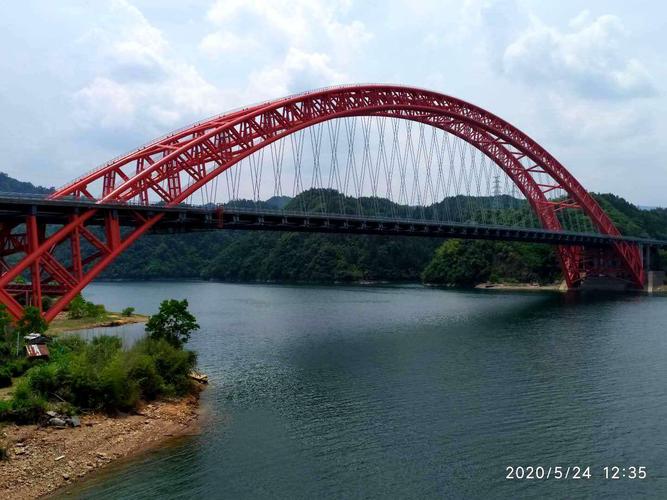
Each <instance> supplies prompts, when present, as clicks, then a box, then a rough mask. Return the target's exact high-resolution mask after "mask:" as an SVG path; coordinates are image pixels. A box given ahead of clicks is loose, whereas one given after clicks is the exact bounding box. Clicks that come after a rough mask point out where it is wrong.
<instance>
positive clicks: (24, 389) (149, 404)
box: [0, 298, 200, 498]
mask: <svg viewBox="0 0 667 500" xmlns="http://www.w3.org/2000/svg"><path fill="white" fill-rule="evenodd" d="M102 310H103V308H100V307H99V306H95V305H92V304H90V303H87V302H86V301H84V300H83V299H79V298H78V299H77V300H76V301H74V304H73V307H71V308H70V311H69V313H68V314H69V318H68V319H71V320H75V319H83V318H85V317H86V316H87V315H88V316H90V315H92V316H97V317H101V316H102V315H103V313H102ZM94 311H97V313H94V314H93V312H94ZM35 312H36V309H35V310H34V311H33V310H31V308H28V309H27V311H26V317H24V318H22V319H21V320H20V321H18V322H17V323H16V324H12V323H11V321H10V320H9V316H8V315H7V314H6V310H2V308H0V328H2V330H3V331H4V332H5V333H4V342H1V343H0V361H1V363H0V386H2V385H4V386H10V387H8V388H6V389H0V391H3V392H1V393H0V490H1V491H7V492H8V493H10V494H11V497H12V498H33V497H37V496H40V495H43V494H46V493H48V492H50V491H53V490H54V489H56V488H59V487H61V486H63V485H65V484H68V483H69V482H70V481H72V480H73V479H75V478H77V477H83V476H84V475H85V474H86V473H88V472H90V471H92V470H95V469H97V468H99V467H101V466H103V465H105V464H106V463H108V462H110V461H111V460H113V458H116V457H121V456H126V455H127V454H128V453H134V452H136V451H140V450H142V449H145V448H146V446H147V445H148V444H149V443H157V442H159V441H160V440H161V439H164V438H165V437H166V436H167V435H169V436H171V435H176V434H181V433H183V432H187V430H188V429H189V428H191V426H192V425H193V424H194V423H195V421H196V414H197V411H196V410H197V399H198V397H197V395H198V393H199V390H200V388H199V384H198V383H197V382H195V381H194V380H193V378H192V374H193V370H194V368H195V366H196V354H195V353H194V352H192V351H189V350H187V349H185V347H184V346H185V344H186V342H187V340H188V338H189V337H190V334H191V333H192V332H194V331H196V330H197V329H198V328H199V325H198V324H197V322H196V320H195V318H194V316H192V314H190V312H189V311H188V303H187V301H185V300H183V301H178V300H167V301H164V302H163V303H162V304H161V306H160V310H159V312H158V313H157V314H155V315H154V316H151V317H150V319H148V322H147V323H146V337H145V338H143V339H142V340H140V341H138V342H137V343H135V344H134V345H133V346H132V347H130V348H128V349H124V348H123V345H122V342H121V340H120V338H118V337H115V336H99V337H96V338H94V339H93V340H91V341H88V342H87V341H84V340H82V339H81V338H80V337H78V336H76V335H61V336H57V337H52V338H50V341H48V344H47V345H48V350H49V357H48V359H38V360H27V359H26V358H25V357H24V353H23V352H21V351H24V349H23V346H21V345H20V344H21V338H22V336H23V335H25V334H27V333H33V332H46V325H45V324H44V322H43V320H42V319H41V317H40V316H39V313H38V311H37V314H36V313H35ZM125 314H126V315H128V316H126V317H129V316H131V315H132V314H133V311H125ZM77 317H78V318H77ZM89 319H90V318H89ZM17 338H18V339H19V347H20V349H18V351H19V352H18V355H17V349H16V339H17ZM47 338H48V337H47ZM45 341H46V340H45ZM91 427H93V428H94V429H95V430H94V431H92V430H91ZM101 437H104V439H101ZM91 454H92V455H91Z"/></svg>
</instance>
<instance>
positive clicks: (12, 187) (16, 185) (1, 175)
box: [0, 172, 55, 194]
mask: <svg viewBox="0 0 667 500" xmlns="http://www.w3.org/2000/svg"><path fill="white" fill-rule="evenodd" d="M53 191H55V188H53V187H50V188H45V187H42V186H35V185H34V184H33V183H32V182H25V181H19V180H16V179H14V178H13V177H10V176H9V175H8V174H6V173H5V172H0V192H5V193H24V194H49V193H52V192H53Z"/></svg>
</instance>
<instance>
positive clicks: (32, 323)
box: [16, 306, 48, 335]
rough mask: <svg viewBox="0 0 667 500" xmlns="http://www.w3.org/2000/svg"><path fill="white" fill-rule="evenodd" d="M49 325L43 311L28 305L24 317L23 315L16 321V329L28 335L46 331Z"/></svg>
mask: <svg viewBox="0 0 667 500" xmlns="http://www.w3.org/2000/svg"><path fill="white" fill-rule="evenodd" d="M47 328H48V325H47V324H46V321H45V320H44V317H43V316H42V313H40V312H39V309H37V308H36V307H35V306H28V307H26V308H25V311H24V312H23V317H21V318H20V319H19V320H18V321H17V322H16V329H17V330H18V331H19V332H20V333H21V334H22V335H27V334H29V333H44V332H45V331H46V329H47Z"/></svg>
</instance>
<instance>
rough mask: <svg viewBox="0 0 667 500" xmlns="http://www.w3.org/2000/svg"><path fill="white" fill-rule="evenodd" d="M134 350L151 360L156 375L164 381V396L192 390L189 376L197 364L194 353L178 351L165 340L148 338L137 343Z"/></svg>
mask: <svg viewBox="0 0 667 500" xmlns="http://www.w3.org/2000/svg"><path fill="white" fill-rule="evenodd" d="M135 349H136V350H137V351H138V352H141V353H144V354H148V355H149V356H150V357H151V358H152V359H153V362H154V363H155V369H156V370H157V373H158V374H159V375H160V377H162V380H164V392H165V393H166V394H185V393H187V392H188V391H189V390H190V389H191V388H192V380H191V379H190V377H189V374H190V371H191V370H192V369H193V368H194V367H195V364H196V362H197V356H196V355H195V353H194V352H191V351H184V350H182V349H178V348H176V347H174V346H173V345H171V344H170V343H169V342H167V341H166V340H154V339H150V338H149V339H145V340H142V341H141V342H138V343H137V344H136V345H135Z"/></svg>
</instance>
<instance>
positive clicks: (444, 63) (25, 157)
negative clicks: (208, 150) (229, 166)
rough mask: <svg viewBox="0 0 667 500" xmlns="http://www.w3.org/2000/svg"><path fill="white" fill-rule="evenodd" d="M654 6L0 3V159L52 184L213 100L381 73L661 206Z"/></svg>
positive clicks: (521, 0)
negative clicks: (486, 114) (497, 123)
mask: <svg viewBox="0 0 667 500" xmlns="http://www.w3.org/2000/svg"><path fill="white" fill-rule="evenodd" d="M665 19H667V6H665V5H664V4H663V3H662V2H658V1H653V2H649V1H643V2H642V1H636V2H631V3H630V2H622V1H590V2H586V3H585V6H584V2H576V1H528V0H468V1H449V0H438V1H430V0H426V1H420V0H410V1H407V0H406V1H370V2H354V1H352V0H298V1H281V0H257V1H253V0H178V1H172V0H163V1H159V2H158V1H147V0H114V1H109V2H105V1H95V2H89V1H70V0H59V1H58V2H46V1H35V0H24V1H22V2H9V5H5V6H3V7H2V15H1V16H0V127H1V129H2V130H1V131H2V134H0V148H2V153H3V154H2V157H3V159H2V162H1V164H0V170H4V171H7V172H8V173H9V174H10V175H12V176H15V177H18V178H21V179H25V180H30V181H32V182H35V183H39V184H45V185H60V184H63V183H64V182H66V181H68V180H70V179H71V178H73V177H76V176H78V175H79V174H81V173H83V172H85V171H87V170H90V169H92V168H94V167H95V166H96V165H98V164H100V163H103V162H105V161H106V160H108V159H110V158H112V157H115V156H117V155H119V154H122V153H124V152H126V151H128V150H131V149H134V148H135V147H136V146H138V145H140V144H143V143H145V142H147V141H149V140H151V139H152V138H154V137H156V136H159V135H162V134H164V133H166V132H169V131H170V130H173V129H176V128H180V127H181V126H183V125H186V124H188V123H190V122H193V121H196V120H198V119H201V118H203V117H206V116H209V115H214V114H218V113H220V112H222V111H225V110H227V109H231V108H235V107H238V106H241V105H245V104H249V103H252V102H255V101H258V100H262V99H266V98H271V97H280V96H282V95H285V94H290V93H294V92H300V91H304V90H309V89H312V88H316V87H322V86H326V85H332V84H337V83H350V82H391V83H402V84H408V85H414V86H419V87H425V88H430V89H433V90H437V91H440V92H443V93H446V94H451V95H455V96H457V97H461V98H463V99H466V100H468V101H471V102H473V103H475V104H478V105H480V106H482V107H485V108H487V109H488V110H490V111H492V112H494V113H496V114H498V115H500V116H502V117H503V118H505V119H507V120H509V121H510V122H512V123H513V124H515V125H517V126H518V127H519V128H521V129H522V130H523V131H524V132H526V133H528V134H529V135H531V136H532V137H534V138H535V139H537V140H538V141H539V142H541V143H542V145H543V146H544V147H546V148H547V149H548V150H549V151H550V152H551V153H553V154H554V155H555V156H556V157H557V158H559V159H560V160H561V162H562V163H564V164H565V165H566V166H567V168H568V169H570V171H571V172H573V173H574V174H575V175H576V176H577V177H578V178H579V180H580V181H581V182H582V183H583V184H584V186H586V187H587V188H589V189H590V190H594V191H604V192H608V191H611V192H615V193H617V194H620V195H622V196H625V197H626V198H628V199H629V200H631V201H633V202H635V203H638V204H643V205H663V206H664V205H667V199H666V197H665V193H666V192H667V180H666V179H667V160H666V158H667V144H666V141H665V140H664V139H663V138H664V137H665V135H666V133H667V120H666V119H665V118H664V116H663V114H662V113H663V111H664V110H665V109H667V106H666V105H667V99H666V98H665V81H667V78H666V77H667V74H666V73H667V68H666V64H665V58H664V50H665V47H667V32H666V30H665V27H666V22H665Z"/></svg>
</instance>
